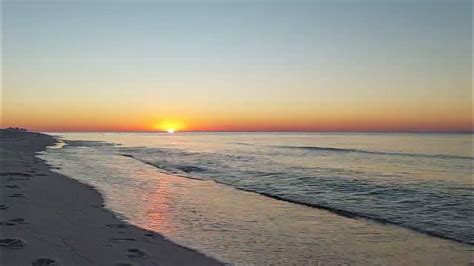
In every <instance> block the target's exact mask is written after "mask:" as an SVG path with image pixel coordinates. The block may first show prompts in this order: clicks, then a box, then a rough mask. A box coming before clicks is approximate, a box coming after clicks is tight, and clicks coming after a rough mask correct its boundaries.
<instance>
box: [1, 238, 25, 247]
mask: <svg viewBox="0 0 474 266" xmlns="http://www.w3.org/2000/svg"><path fill="white" fill-rule="evenodd" d="M25 246H26V242H25V241H24V240H21V239H18V238H2V239H0V247H6V248H10V249H20V248H24V247H25Z"/></svg>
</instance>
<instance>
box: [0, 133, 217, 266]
mask: <svg viewBox="0 0 474 266" xmlns="http://www.w3.org/2000/svg"><path fill="white" fill-rule="evenodd" d="M54 143H55V139H54V138H52V137H50V136H48V135H44V134H39V133H26V132H8V131H3V130H2V131H1V132H0V163H1V164H0V186H1V190H0V191H1V192H2V193H1V202H0V223H1V224H0V229H1V233H0V264H1V265H218V264H221V263H220V262H218V261H216V260H214V259H212V258H209V257H206V256H205V255H202V254H200V253H198V252H195V251H193V250H189V249H187V248H184V247H181V246H178V245H176V244H174V243H172V242H170V241H168V240H166V239H164V238H163V237H162V236H161V235H159V234H156V233H153V232H150V231H146V230H144V229H141V228H138V227H135V226H132V225H130V224H127V223H125V222H123V221H121V220H120V219H118V218H117V217H115V216H114V214H113V213H111V212H110V211H108V210H106V209H104V208H103V199H102V197H101V195H100V194H99V193H98V192H97V191H96V190H94V189H93V188H92V187H90V186H87V185H84V184H81V183H79V182H77V181H75V180H72V179H69V178H67V177H65V176H63V175H60V174H57V173H54V172H51V171H50V167H49V166H48V165H47V164H46V163H45V162H44V161H43V160H41V159H38V158H36V157H35V153H36V152H39V151H42V150H44V149H45V148H46V147H47V146H49V145H53V144H54Z"/></svg>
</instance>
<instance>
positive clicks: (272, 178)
mask: <svg viewBox="0 0 474 266" xmlns="http://www.w3.org/2000/svg"><path fill="white" fill-rule="evenodd" d="M60 135H62V136H63V137H64V138H65V143H66V145H65V146H64V147H62V148H59V149H48V151H47V152H45V153H44V154H43V155H41V156H42V157H44V158H45V159H47V161H48V162H49V163H50V164H52V165H54V166H58V167H59V168H60V169H59V170H58V171H59V172H61V173H63V174H66V175H68V176H70V177H73V178H76V179H78V180H79V181H81V182H85V183H88V184H91V185H93V186H94V187H96V188H98V189H99V190H100V191H101V192H102V193H103V194H104V196H105V198H106V203H107V206H108V207H109V208H110V209H112V210H113V211H115V212H117V213H119V214H121V215H122V216H123V217H124V219H126V220H128V221H129V222H131V223H134V224H137V225H139V226H142V227H145V228H148V229H152V230H155V231H157V232H159V233H161V234H163V235H165V236H167V237H169V238H170V239H172V240H174V241H176V242H178V243H181V244H183V245H186V246H189V247H192V248H195V249H198V250H200V251H202V252H204V253H207V254H210V255H212V256H214V257H216V258H220V259H223V260H225V261H229V262H234V263H241V264H249V263H250V264H252V263H257V264H262V263H278V264H284V263H288V262H291V263H299V264H301V263H309V262H312V263H314V262H322V263H324V264H326V263H329V262H331V263H334V264H340V263H360V264H362V263H368V262H371V263H383V264H397V263H399V262H405V263H434V262H436V261H437V262H442V261H445V262H458V263H467V262H468V261H469V259H470V254H471V253H470V252H471V251H472V246H471V245H465V244H461V243H460V242H466V243H472V240H473V239H472V225H471V223H470V222H469V221H472V218H473V216H472V203H473V194H472V192H473V187H472V182H471V173H472V154H471V150H470V144H471V142H472V136H471V135H463V134H460V135H454V134H453V135H442V134H439V135H438V134H424V135H423V134H261V133H260V134H242V133H240V134H175V135H162V134H144V133H143V134H139V133H133V134H123V133H105V134H100V133H96V134H92V133H89V134H60ZM91 141H102V142H91ZM104 141H105V142H104ZM111 143H116V144H120V145H113V144H111ZM184 177H190V178H193V179H190V178H184ZM216 182H219V183H224V184H227V185H223V184H218V183H216ZM235 188H239V189H245V190H250V191H255V192H258V193H264V194H268V195H269V196H274V197H278V198H281V199H284V200H289V201H293V202H299V203H302V204H308V205H313V206H317V207H322V208H326V209H329V210H332V211H333V212H337V213H340V214H343V215H345V216H350V217H368V218H371V219H372V220H374V221H385V222H386V223H388V224H396V225H400V226H394V225H387V224H385V225H382V224H379V223H375V222H371V221H370V220H365V219H363V220H361V219H348V218H344V217H341V216H339V215H336V214H333V213H329V212H326V211H322V210H320V209H317V208H311V207H307V206H303V205H298V204H292V203H288V202H285V201H279V200H275V199H272V198H269V197H265V196H262V195H258V194H255V193H249V192H244V191H242V190H237V189H235ZM402 226H403V227H405V228H412V229H414V230H416V231H419V232H426V233H429V234H432V235H439V236H440V237H444V238H451V239H454V240H455V241H456V242H455V241H451V240H442V239H440V238H435V237H428V236H427V235H424V234H419V233H415V232H414V231H411V230H408V229H405V228H403V227H402ZM400 260H402V261H400Z"/></svg>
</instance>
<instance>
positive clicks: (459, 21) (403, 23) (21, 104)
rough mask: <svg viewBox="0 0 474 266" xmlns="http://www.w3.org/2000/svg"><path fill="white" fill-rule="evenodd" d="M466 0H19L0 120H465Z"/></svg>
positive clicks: (461, 123)
mask: <svg viewBox="0 0 474 266" xmlns="http://www.w3.org/2000/svg"><path fill="white" fill-rule="evenodd" d="M472 22H473V20H472V2H471V1H457V0H453V1H428V0H419V1H416V0H414V1H405V0H399V1H397V0H387V1H383V0H379V1H375V0H366V1H362V0H361V1H355V0H352V1H350V0H346V1H343V0H335V1H322V0H321V1H318V0H314V1H310V0H305V1H303V0H301V1H298V0H296V1H289V0H288V1H285V0H280V1H278V0H277V1H249V0H234V1H231V0H227V1H226V0H223V1H197V0H195V1H180V0H178V1H158V0H157V1H127V0H122V1H113V0H96V1H85V0H83V1H73V0H63V1H52V0H50V1H42V0H35V1H20V0H5V1H3V6H2V29H3V30H2V33H3V34H2V52H3V53H2V63H3V65H2V108H1V109H2V127H7V126H19V127H26V128H28V129H31V130H38V131H149V130H166V129H167V128H174V129H176V130H181V131H184V130H186V131H188V130H189V131H472V128H473V119H472V117H473V109H472V101H473V95H472V81H473V80H472V74H473V73H472Z"/></svg>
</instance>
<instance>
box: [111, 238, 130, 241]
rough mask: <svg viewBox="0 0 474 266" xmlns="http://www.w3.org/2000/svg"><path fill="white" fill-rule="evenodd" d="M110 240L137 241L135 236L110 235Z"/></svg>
mask: <svg viewBox="0 0 474 266" xmlns="http://www.w3.org/2000/svg"><path fill="white" fill-rule="evenodd" d="M109 240H110V241H137V240H136V239H135V238H131V237H111V238H109Z"/></svg>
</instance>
